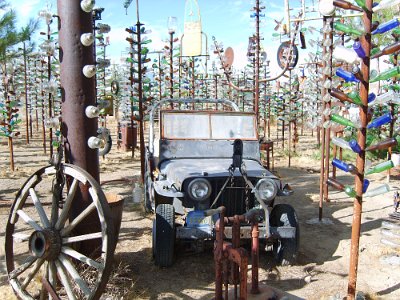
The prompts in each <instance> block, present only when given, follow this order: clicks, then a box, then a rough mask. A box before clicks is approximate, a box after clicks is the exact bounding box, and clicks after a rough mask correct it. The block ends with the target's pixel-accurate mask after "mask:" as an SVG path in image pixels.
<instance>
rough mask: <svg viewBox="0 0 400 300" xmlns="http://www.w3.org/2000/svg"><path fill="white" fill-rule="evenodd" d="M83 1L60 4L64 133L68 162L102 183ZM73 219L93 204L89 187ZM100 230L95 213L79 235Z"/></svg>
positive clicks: (88, 21) (88, 249)
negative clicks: (89, 113)
mask: <svg viewBox="0 0 400 300" xmlns="http://www.w3.org/2000/svg"><path fill="white" fill-rule="evenodd" d="M80 2H81V1H80V0H70V1H63V0H58V1H57V7H58V16H59V18H60V22H59V45H60V64H61V65H60V66H61V73H60V76H61V101H62V104H61V111H62V125H61V131H62V135H63V138H64V150H65V151H64V152H65V161H66V162H68V163H71V164H74V165H77V166H79V167H81V168H82V169H84V170H86V171H87V172H88V173H89V174H90V175H92V176H93V178H94V179H95V180H97V181H98V182H99V181H100V180H99V177H100V175H99V158H98V154H97V150H92V149H90V148H89V147H88V145H87V141H88V139H89V137H90V136H96V135H97V119H96V118H93V119H90V118H87V117H86V116H85V109H86V107H87V106H89V105H95V100H96V94H95V82H94V78H93V77H92V78H87V77H85V76H84V75H83V72H82V70H83V67H84V66H85V65H94V63H95V62H94V55H93V52H94V48H93V47H85V46H83V45H82V43H81V42H80V36H81V34H82V33H85V32H93V25H92V13H91V12H90V13H86V12H84V11H83V10H82V9H81V7H80ZM75 197H76V199H75V201H74V206H73V207H72V209H71V215H70V218H71V219H73V218H74V217H76V216H77V215H79V213H80V212H82V211H83V210H84V209H85V208H86V207H87V206H88V205H89V204H90V203H91V202H92V201H91V198H90V195H89V193H88V191H87V188H85V187H84V186H80V190H79V192H77V194H76V196H75ZM99 228H100V222H99V221H98V216H97V215H96V214H95V213H94V214H91V215H90V216H89V217H87V218H86V219H85V222H81V224H80V225H79V226H77V228H76V231H77V232H76V233H77V234H85V233H90V232H96V231H98V230H99ZM81 246H82V248H81V252H82V253H85V254H87V255H89V254H91V253H93V252H94V250H95V249H97V248H98V246H99V241H98V240H97V241H96V240H92V241H90V242H85V243H82V245H81Z"/></svg>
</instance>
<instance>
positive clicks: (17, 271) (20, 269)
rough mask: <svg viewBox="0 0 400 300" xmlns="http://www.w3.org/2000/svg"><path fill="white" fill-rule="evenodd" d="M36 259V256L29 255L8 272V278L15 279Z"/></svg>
mask: <svg viewBox="0 0 400 300" xmlns="http://www.w3.org/2000/svg"><path fill="white" fill-rule="evenodd" d="M36 260H37V258H36V257H34V256H29V257H28V258H27V259H26V260H25V261H24V262H23V263H22V264H21V265H20V266H19V267H18V268H16V269H14V270H13V271H12V272H10V273H9V274H8V276H9V277H10V279H15V278H16V277H17V276H19V275H20V274H22V273H23V272H25V271H26V270H27V269H28V268H29V267H30V266H31V265H32V264H33V263H34V262H35V261H36Z"/></svg>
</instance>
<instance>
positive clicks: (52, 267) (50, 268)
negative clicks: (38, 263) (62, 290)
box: [47, 261, 57, 289]
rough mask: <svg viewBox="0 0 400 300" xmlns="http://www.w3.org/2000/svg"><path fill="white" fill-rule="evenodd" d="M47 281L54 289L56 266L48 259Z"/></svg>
mask: <svg viewBox="0 0 400 300" xmlns="http://www.w3.org/2000/svg"><path fill="white" fill-rule="evenodd" d="M47 272H48V282H49V284H50V285H51V286H52V288H53V289H55V287H56V284H57V268H56V265H55V263H54V262H53V261H49V263H48V265H47Z"/></svg>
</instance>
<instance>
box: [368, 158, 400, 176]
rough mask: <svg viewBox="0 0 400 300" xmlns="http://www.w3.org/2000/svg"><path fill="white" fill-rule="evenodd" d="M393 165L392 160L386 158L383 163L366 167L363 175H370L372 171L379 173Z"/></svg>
mask: <svg viewBox="0 0 400 300" xmlns="http://www.w3.org/2000/svg"><path fill="white" fill-rule="evenodd" d="M393 167H394V164H393V161H391V160H388V161H385V162H383V163H380V164H378V165H376V166H375V167H372V168H370V169H368V170H367V171H366V172H365V175H370V174H374V173H381V172H383V171H386V170H389V169H391V168H393Z"/></svg>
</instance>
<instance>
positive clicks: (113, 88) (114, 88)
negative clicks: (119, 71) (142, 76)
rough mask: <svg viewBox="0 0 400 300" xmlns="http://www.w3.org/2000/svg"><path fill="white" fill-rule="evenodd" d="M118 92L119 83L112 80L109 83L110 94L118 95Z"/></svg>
mask: <svg viewBox="0 0 400 300" xmlns="http://www.w3.org/2000/svg"><path fill="white" fill-rule="evenodd" d="M118 92H119V83H118V81H116V80H113V81H112V82H111V93H113V94H114V95H118Z"/></svg>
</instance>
